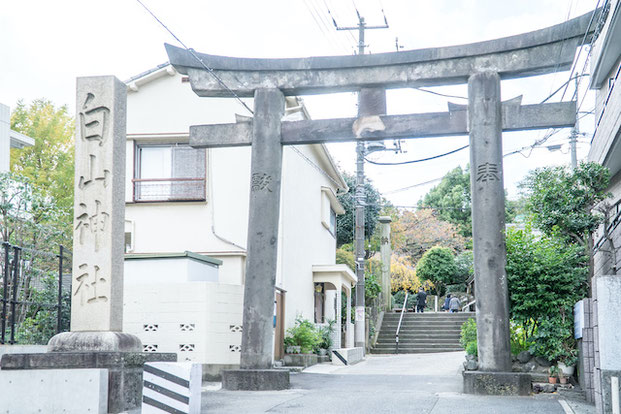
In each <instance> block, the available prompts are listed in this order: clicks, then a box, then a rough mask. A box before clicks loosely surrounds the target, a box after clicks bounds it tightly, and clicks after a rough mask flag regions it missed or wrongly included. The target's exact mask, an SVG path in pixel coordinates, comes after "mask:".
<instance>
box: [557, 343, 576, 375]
mask: <svg viewBox="0 0 621 414" xmlns="http://www.w3.org/2000/svg"><path fill="white" fill-rule="evenodd" d="M577 362H578V351H577V350H576V349H575V348H571V349H570V350H567V352H565V355H564V356H562V357H561V358H559V361H558V369H559V370H560V372H561V373H562V374H563V375H564V376H566V377H571V376H572V375H574V371H575V369H576V363H577Z"/></svg>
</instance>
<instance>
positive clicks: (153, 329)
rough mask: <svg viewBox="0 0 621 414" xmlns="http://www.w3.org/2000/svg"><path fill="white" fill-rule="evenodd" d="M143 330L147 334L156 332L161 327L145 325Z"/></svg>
mask: <svg viewBox="0 0 621 414" xmlns="http://www.w3.org/2000/svg"><path fill="white" fill-rule="evenodd" d="M142 329H143V330H144V331H145V332H156V331H158V330H159V329H160V326H159V325H157V324H144V325H142Z"/></svg>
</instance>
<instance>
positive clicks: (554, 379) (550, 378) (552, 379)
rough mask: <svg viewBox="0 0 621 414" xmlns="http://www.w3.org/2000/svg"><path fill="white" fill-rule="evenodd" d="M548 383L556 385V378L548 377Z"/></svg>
mask: <svg viewBox="0 0 621 414" xmlns="http://www.w3.org/2000/svg"><path fill="white" fill-rule="evenodd" d="M548 382H549V383H550V384H556V377H548Z"/></svg>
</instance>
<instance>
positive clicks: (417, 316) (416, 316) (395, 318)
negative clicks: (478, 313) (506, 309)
mask: <svg viewBox="0 0 621 414" xmlns="http://www.w3.org/2000/svg"><path fill="white" fill-rule="evenodd" d="M470 318H474V315H468V314H463V316H462V315H460V314H454V315H451V314H450V313H443V314H439V313H438V314H424V313H419V314H411V315H403V320H404V321H406V320H412V319H429V320H438V319H451V320H460V321H463V320H467V319H470ZM399 319H401V315H395V316H388V317H386V316H384V320H387V321H398V320H399Z"/></svg>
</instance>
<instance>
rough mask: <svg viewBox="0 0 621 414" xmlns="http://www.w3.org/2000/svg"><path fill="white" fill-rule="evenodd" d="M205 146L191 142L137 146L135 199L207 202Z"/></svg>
mask: <svg viewBox="0 0 621 414" xmlns="http://www.w3.org/2000/svg"><path fill="white" fill-rule="evenodd" d="M205 172H206V171H205V149H196V148H192V147H190V146H189V145H187V144H140V145H137V146H136V168H135V176H134V180H133V183H134V201H203V200H205V198H206V194H205V192H206V191H205V178H206V175H205Z"/></svg>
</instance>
